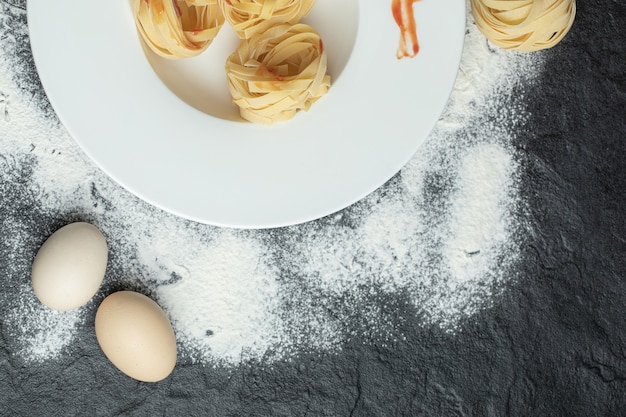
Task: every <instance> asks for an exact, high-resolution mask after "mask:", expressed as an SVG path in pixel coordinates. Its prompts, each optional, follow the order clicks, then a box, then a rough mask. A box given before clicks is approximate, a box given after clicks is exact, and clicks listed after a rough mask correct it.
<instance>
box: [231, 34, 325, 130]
mask: <svg viewBox="0 0 626 417" xmlns="http://www.w3.org/2000/svg"><path fill="white" fill-rule="evenodd" d="M226 73H227V80H228V88H229V90H230V93H231V95H232V97H233V102H234V103H235V104H237V105H238V106H239V109H240V114H241V117H243V118H244V119H246V120H248V121H251V122H255V123H261V124H266V125H267V124H271V123H273V122H275V121H279V120H288V119H290V118H292V117H293V116H294V115H295V113H296V112H297V111H298V110H308V109H309V107H310V106H311V104H312V103H314V102H315V101H317V100H318V99H319V98H320V97H321V96H323V95H324V94H326V92H327V91H328V88H329V86H330V76H329V75H327V74H326V54H325V52H324V46H323V43H322V40H321V38H320V36H319V34H318V33H317V32H316V31H315V30H313V28H311V27H310V26H308V25H305V24H303V23H298V24H295V25H290V24H280V25H276V26H273V27H271V28H269V29H267V30H266V31H264V32H262V33H259V34H257V35H255V36H253V37H252V38H250V39H244V40H242V41H241V42H240V44H239V47H238V48H237V49H236V50H235V52H233V53H232V54H231V55H230V56H229V57H228V60H227V61H226Z"/></svg>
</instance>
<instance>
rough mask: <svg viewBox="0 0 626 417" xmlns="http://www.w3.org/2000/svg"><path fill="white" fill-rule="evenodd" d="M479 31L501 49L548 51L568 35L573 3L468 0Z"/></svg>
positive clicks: (570, 0) (569, 0)
mask: <svg viewBox="0 0 626 417" xmlns="http://www.w3.org/2000/svg"><path fill="white" fill-rule="evenodd" d="M471 4H472V15H473V16H474V21H475V22H476V26H477V27H478V29H479V30H480V31H481V32H482V33H483V34H484V35H485V36H486V37H487V39H489V40H490V41H491V42H493V43H494V44H495V45H497V46H499V47H501V48H503V49H513V50H516V51H519V52H532V51H537V50H540V49H547V48H551V47H553V46H554V45H556V44H557V43H559V42H560V41H561V39H563V38H564V37H565V35H566V34H567V32H569V30H570V28H571V27H572V24H573V22H574V16H575V15H576V2H575V0H471Z"/></svg>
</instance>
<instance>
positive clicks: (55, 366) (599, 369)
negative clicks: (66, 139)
mask: <svg viewBox="0 0 626 417" xmlns="http://www.w3.org/2000/svg"><path fill="white" fill-rule="evenodd" d="M5 3H11V1H5ZM13 3H15V4H16V5H18V6H23V5H24V2H17V1H15V0H13ZM624 22H626V3H624V2H623V1H620V0H604V1H600V0H583V1H579V2H578V13H577V17H576V21H575V24H574V27H573V29H572V30H571V32H570V33H569V34H568V36H567V37H566V38H565V39H564V40H563V41H562V42H561V44H559V45H558V46H557V47H555V48H553V49H552V50H551V52H550V54H549V55H548V62H547V65H546V69H545V71H544V73H543V74H542V76H541V82H540V83H538V84H537V85H535V86H533V87H530V89H527V90H526V97H527V106H528V108H529V110H530V113H531V115H532V116H531V118H530V120H529V121H528V123H527V124H526V126H525V130H524V131H523V132H520V134H519V139H518V140H517V143H516V146H517V147H518V148H519V150H520V151H521V153H522V154H523V155H524V161H523V162H524V167H523V181H522V184H523V190H522V193H523V197H524V199H525V200H526V201H527V202H528V204H529V210H530V218H531V220H532V224H531V225H530V230H531V231H532V233H531V236H529V237H528V239H527V241H526V244H525V246H524V247H523V253H522V255H523V262H521V264H520V266H519V268H520V271H519V272H520V274H519V276H520V278H519V279H518V280H517V281H516V282H514V283H513V284H511V285H509V286H508V288H507V289H506V291H505V292H504V293H503V294H502V295H501V297H499V298H498V300H497V303H496V304H495V305H494V306H493V307H492V308H489V309H486V310H484V311H482V312H481V313H479V314H478V315H477V316H474V317H472V318H470V319H467V321H466V322H465V323H463V324H462V326H461V330H460V331H459V332H458V333H456V334H447V333H445V332H441V331H438V330H436V329H432V328H424V327H423V326H420V325H419V323H418V322H419V317H418V313H416V312H415V311H413V308H412V307H411V303H409V302H405V300H403V299H402V297H400V296H399V297H398V298H397V299H394V300H389V301H388V303H389V306H393V307H390V308H395V309H397V311H398V314H399V315H402V316H403V317H405V318H406V320H405V321H403V322H402V324H401V329H400V330H401V331H402V333H403V334H404V335H406V336H407V339H406V340H404V341H399V342H395V343H392V344H385V345H383V344H382V343H381V344H377V343H370V342H368V343H362V342H361V341H360V340H359V339H358V338H355V339H354V340H352V341H351V342H349V343H348V344H347V345H346V346H345V347H344V349H343V352H342V353H340V354H332V355H331V354H328V355H320V354H310V355H309V354H302V355H300V356H298V357H296V358H294V359H292V360H291V361H285V362H283V363H278V364H274V365H273V366H272V367H264V366H255V365H254V364H247V365H241V366H239V367H230V368H219V367H217V368H212V367H204V366H202V365H184V364H183V365H181V366H179V367H177V369H176V370H175V372H174V373H173V374H172V376H171V377H170V378H168V379H167V380H165V381H163V382H160V383H156V384H143V383H138V382H135V381H133V380H131V379H129V378H120V377H119V373H118V372H117V371H116V370H115V369H114V368H112V367H111V366H110V364H109V363H107V362H106V360H105V359H104V358H103V356H102V355H101V353H100V351H99V348H98V346H97V343H96V341H95V335H94V334H93V332H92V331H91V326H93V323H92V322H87V323H84V324H82V325H81V326H84V327H83V329H82V331H81V332H80V336H79V337H77V338H76V340H75V342H74V343H72V345H71V346H70V352H69V353H68V354H67V355H65V356H64V357H63V358H62V359H61V360H59V361H54V362H49V363H43V364H40V365H37V366H28V367H27V366H24V365H23V364H22V363H21V362H19V361H16V360H15V359H14V358H13V357H12V356H11V352H10V351H8V347H7V346H9V343H8V342H7V341H6V338H7V337H9V336H8V335H7V334H6V333H5V332H4V331H3V332H0V337H1V338H0V415H7V416H10V415H24V416H26V415H29V416H53V415H67V416H69V415H89V416H92V415H93V416H95V415H102V416H118V415H120V416H121V415H146V416H148V415H150V416H152V415H167V416H186V415H189V416H196V415H198V416H200V415H213V416H250V415H261V416H305V415H308V416H620V415H626V265H625V262H624V258H625V254H626V213H625V210H624V207H625V206H626V192H625V190H626V165H625V164H624V156H625V155H626V25H625V24H624ZM0 41H1V40H0ZM21 53H23V54H24V62H25V63H24V68H31V69H32V62H31V61H30V59H31V58H29V57H28V56H27V49H24V51H23V52H21ZM16 70H18V71H19V70H21V69H20V68H18V69H16ZM21 88H23V89H24V90H26V91H29V92H31V93H32V94H33V96H34V97H35V99H36V100H40V102H41V107H42V108H43V109H48V104H47V101H46V100H45V96H41V90H40V88H39V86H38V85H37V84H36V83H35V84H23V85H21ZM1 159H2V158H0V160H1ZM26 162H27V161H16V162H14V168H15V169H13V170H11V171H10V172H12V173H11V175H10V177H9V176H8V174H6V173H7V172H9V170H4V171H3V172H4V175H5V177H3V178H2V182H1V183H0V195H1V197H0V224H3V222H5V221H9V220H10V219H12V218H15V217H21V218H24V219H29V221H28V222H27V223H26V227H29V228H33V229H37V228H42V227H44V228H45V229H47V230H54V229H56V228H57V227H58V226H60V225H61V223H62V222H63V221H67V219H63V220H61V219H55V218H53V217H52V218H51V217H50V214H49V213H47V214H46V213H43V212H40V211H38V204H37V196H36V195H28V194H23V190H24V188H23V187H22V183H23V182H24V181H28V176H29V173H28V170H29V168H28V164H27V163H26ZM5 163H6V161H5ZM3 242H4V240H3V239H2V240H0V282H1V283H2V286H3V287H6V286H10V285H11V282H10V280H9V278H10V277H7V271H10V270H13V269H11V268H15V265H11V267H10V268H9V266H8V265H7V264H8V262H9V254H10V253H12V251H14V248H13V247H7V246H6V245H4V243H3ZM30 243H31V246H30V247H32V248H33V249H32V251H33V253H24V254H22V255H23V256H22V257H20V258H18V260H17V262H22V263H23V264H24V265H23V266H22V267H23V268H24V269H25V270H27V269H28V267H29V265H28V259H31V258H32V255H33V254H34V250H35V249H34V248H36V246H37V245H38V244H40V243H41V242H30ZM25 247H27V245H25ZM3 311H4V310H3V307H2V306H0V314H1V313H2V312H3ZM2 320H3V318H2V316H1V315H0V323H2Z"/></svg>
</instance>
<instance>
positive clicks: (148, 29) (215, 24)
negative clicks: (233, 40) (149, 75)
mask: <svg viewBox="0 0 626 417" xmlns="http://www.w3.org/2000/svg"><path fill="white" fill-rule="evenodd" d="M131 6H132V8H133V12H134V15H135V20H136V23H137V28H138V30H139V33H140V34H141V37H142V38H143V39H144V41H145V43H146V44H147V45H148V46H149V47H150V49H151V50H152V51H154V52H155V53H156V54H157V55H160V56H162V57H164V58H170V59H179V58H190V57H194V56H197V55H199V54H201V53H202V52H203V51H204V50H205V49H206V48H208V46H209V45H210V44H211V42H212V41H213V39H215V37H216V36H217V34H218V32H219V30H220V29H221V27H222V25H223V24H224V15H223V14H222V11H221V8H220V7H219V5H218V4H217V0H131Z"/></svg>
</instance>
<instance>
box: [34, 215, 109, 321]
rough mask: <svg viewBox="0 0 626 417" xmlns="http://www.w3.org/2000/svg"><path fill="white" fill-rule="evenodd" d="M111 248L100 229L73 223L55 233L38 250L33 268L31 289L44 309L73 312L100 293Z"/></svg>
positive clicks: (86, 224)
mask: <svg viewBox="0 0 626 417" xmlns="http://www.w3.org/2000/svg"><path fill="white" fill-rule="evenodd" d="M107 259H108V248H107V243H106V239H105V238H104V236H103V235H102V233H100V230H98V228H97V227H95V226H93V225H92V224H89V223H85V222H76V223H70V224H68V225H66V226H63V227H62V228H60V229H59V230H57V231H56V232H54V233H53V234H52V235H51V236H50V237H49V238H48V239H47V240H46V241H45V242H44V244H43V245H42V246H41V248H39V251H38V252H37V255H36V256H35V259H34V261H33V266H32V273H31V279H32V286H33V291H34V292H35V295H36V296H37V298H38V299H39V301H41V302H42V303H43V304H44V305H46V306H48V307H50V308H52V309H54V310H63V311H66V310H72V309H75V308H78V307H80V306H82V305H84V304H85V303H87V302H88V301H89V300H90V299H91V298H92V297H93V296H94V295H95V294H96V292H97V291H98V289H99V288H100V284H102V280H103V279H104V274H105V272H106V266H107Z"/></svg>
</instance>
